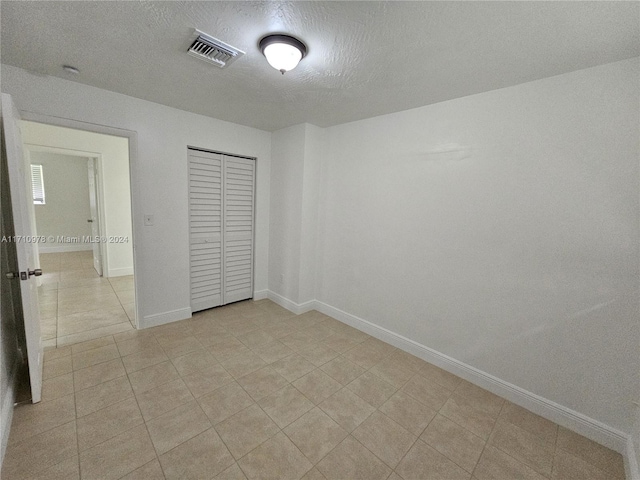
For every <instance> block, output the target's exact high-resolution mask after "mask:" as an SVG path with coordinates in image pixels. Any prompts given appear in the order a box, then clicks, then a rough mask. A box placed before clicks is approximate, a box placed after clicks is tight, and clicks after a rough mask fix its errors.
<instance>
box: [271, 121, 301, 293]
mask: <svg viewBox="0 0 640 480" xmlns="http://www.w3.org/2000/svg"><path fill="white" fill-rule="evenodd" d="M305 128H306V126H305V125H304V124H301V125H295V126H293V127H289V128H283V129H282V130H278V131H276V132H273V134H272V139H271V142H272V143H271V144H272V149H271V159H272V163H271V212H270V222H271V223H270V231H269V233H270V237H269V245H270V250H269V289H270V290H271V291H272V292H275V293H277V294H278V295H282V296H283V297H285V298H287V299H289V300H291V301H293V302H295V303H299V302H298V299H299V291H300V240H301V235H302V230H301V229H302V189H303V183H302V180H303V175H304V155H305V151H304V150H305Z"/></svg>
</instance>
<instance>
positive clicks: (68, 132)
mask: <svg viewBox="0 0 640 480" xmlns="http://www.w3.org/2000/svg"><path fill="white" fill-rule="evenodd" d="M21 130H22V136H23V142H24V150H25V155H26V156H27V158H28V161H29V162H30V164H31V166H32V170H33V171H34V172H35V173H34V175H32V182H37V181H40V182H41V184H42V192H40V191H39V189H38V188H36V187H37V186H34V188H33V190H34V192H36V191H38V193H39V194H40V193H41V195H40V196H41V197H42V198H40V196H39V197H38V198H36V195H34V200H33V201H34V205H33V212H34V214H33V217H34V218H33V223H32V226H33V229H34V231H35V232H36V235H37V238H39V239H41V240H40V241H39V242H38V244H37V254H38V259H39V265H38V267H39V268H40V269H42V271H43V275H42V276H41V277H40V278H39V282H38V301H39V307H40V321H41V336H42V343H43V346H44V347H45V348H52V347H61V346H65V345H69V344H74V343H79V342H82V341H86V340H93V339H96V338H100V337H103V336H107V335H113V334H115V333H120V332H124V331H127V330H132V329H135V328H136V325H137V321H136V312H137V308H136V295H135V277H134V257H133V236H132V234H133V232H132V221H131V210H132V209H131V204H132V201H131V188H130V158H129V148H130V146H129V141H130V139H129V138H127V137H121V136H114V135H107V134H102V133H97V132H92V131H86V130H84V129H75V128H69V127H67V126H59V125H51V124H48V123H40V122H37V121H29V120H23V121H22V122H21Z"/></svg>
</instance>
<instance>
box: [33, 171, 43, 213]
mask: <svg viewBox="0 0 640 480" xmlns="http://www.w3.org/2000/svg"><path fill="white" fill-rule="evenodd" d="M31 190H32V191H33V203H34V204H36V205H44V180H43V178H42V165H31Z"/></svg>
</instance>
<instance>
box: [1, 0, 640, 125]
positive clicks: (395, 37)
mask: <svg viewBox="0 0 640 480" xmlns="http://www.w3.org/2000/svg"><path fill="white" fill-rule="evenodd" d="M1 9H2V11H1V13H2V29H1V60H2V63H6V64H9V65H14V66H17V67H22V68H25V69H27V70H30V71H32V72H36V73H38V74H48V75H53V76H57V77H62V78H67V79H69V80H73V81H76V82H81V83H86V84H88V85H93V86H96V87H100V88H104V89H107V90H112V91H115V92H120V93H124V94H127V95H131V96H134V97H138V98H143V99H146V100H150V101H153V102H157V103H162V104H165V105H169V106H172V107H176V108H180V109H183V110H188V111H191V112H196V113H200V114H204V115H208V116H211V117H215V118H220V119H223V120H228V121H231V122H235V123H239V124H243V125H249V126H252V127H256V128H260V129H263V130H277V129H279V128H283V127H286V126H289V125H294V124H298V123H302V122H309V123H313V124H316V125H319V126H322V127H326V126H330V125H335V124H339V123H344V122H349V121H353V120H358V119H362V118H368V117H372V116H375V115H381V114H385V113H390V112H395V111H400V110H405V109H409V108H414V107H419V106H423V105H427V104H431V103H435V102H440V101H443V100H448V99H452V98H457V97H462V96H465V95H470V94H474V93H479V92H484V91H488V90H493V89H497V88H502V87H506V86H509V85H515V84H518V83H522V82H527V81H531V80H535V79H539V78H544V77H548V76H552V75H557V74H561V73H565V72H569V71H573V70H578V69H582V68H587V67H591V66H594V65H599V64H603V63H608V62H613V61H617V60H622V59H625V58H630V57H634V56H638V55H640V34H639V31H640V26H639V21H638V19H639V15H640V4H639V3H638V2H480V1H476V2H415V1H414V2H396V1H391V2H331V1H329V2H280V1H270V2H191V1H179V2H178V1H169V2H146V1H145V2H130V1H117V2H94V1H85V2H68V1H62V2H55V1H50V2H39V1H37V2H30V1H17V2H13V1H4V0H3V1H2V2H1ZM194 28H197V29H199V30H202V31H204V32H206V33H208V34H210V35H212V36H214V37H217V38H219V39H221V40H223V41H225V42H227V43H229V44H231V45H233V46H235V47H238V48H240V49H241V50H244V51H246V52H247V54H246V55H245V56H244V57H243V58H241V59H239V60H238V61H236V62H235V63H234V64H233V65H231V66H230V67H228V68H227V69H218V68H216V67H213V66H211V65H209V64H207V63H205V62H202V61H200V60H198V59H195V58H193V57H190V56H188V55H187V54H186V53H185V52H186V49H187V48H188V46H189V44H190V40H191V38H192V33H193V29H194ZM271 32H285V33H289V34H293V35H296V36H298V37H299V38H300V39H302V40H303V41H304V42H305V43H306V44H307V45H308V47H309V54H308V56H307V57H306V58H305V59H303V61H302V62H301V63H300V65H299V66H298V68H297V69H295V70H293V71H291V72H288V73H287V74H286V75H284V76H282V75H281V74H280V73H279V72H277V71H276V70H274V69H273V68H271V67H270V66H269V65H268V64H267V62H266V60H265V59H264V57H263V56H262V55H261V53H260V52H259V50H258V47H257V43H258V40H259V39H260V38H261V37H262V36H263V35H265V34H268V33H271ZM63 64H69V65H74V66H76V67H78V68H79V69H80V70H81V73H80V75H78V76H73V75H71V74H68V73H66V72H64V71H63V70H62V68H61V66H62V65H63Z"/></svg>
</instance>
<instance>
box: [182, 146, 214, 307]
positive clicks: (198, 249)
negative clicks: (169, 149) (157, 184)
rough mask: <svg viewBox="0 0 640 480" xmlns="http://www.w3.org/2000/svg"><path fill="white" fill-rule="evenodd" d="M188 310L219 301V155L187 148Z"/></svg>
mask: <svg viewBox="0 0 640 480" xmlns="http://www.w3.org/2000/svg"><path fill="white" fill-rule="evenodd" d="M189 243H190V244H189V262H190V265H189V269H190V273H191V275H190V276H191V311H192V312H197V311H199V310H204V309H207V308H211V307H217V306H218V305H221V304H222V155H220V154H216V153H209V152H201V151H197V150H189Z"/></svg>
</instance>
